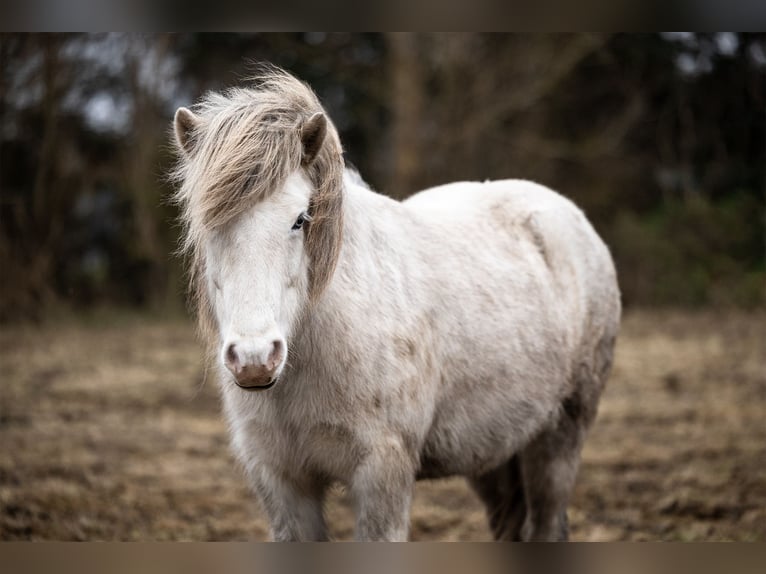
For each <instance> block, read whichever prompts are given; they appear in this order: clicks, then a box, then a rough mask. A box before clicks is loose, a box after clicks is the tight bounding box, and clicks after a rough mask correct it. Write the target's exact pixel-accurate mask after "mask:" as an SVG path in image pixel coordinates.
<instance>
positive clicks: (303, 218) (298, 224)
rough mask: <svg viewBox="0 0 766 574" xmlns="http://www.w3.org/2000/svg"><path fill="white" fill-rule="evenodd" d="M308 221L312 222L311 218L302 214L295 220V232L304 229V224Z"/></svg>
mask: <svg viewBox="0 0 766 574" xmlns="http://www.w3.org/2000/svg"><path fill="white" fill-rule="evenodd" d="M307 221H310V218H309V216H308V215H306V214H305V213H301V214H300V215H299V216H298V219H296V220H295V223H293V231H295V230H297V229H300V228H301V227H303V224H304V223H306V222H307Z"/></svg>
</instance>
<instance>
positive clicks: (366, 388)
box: [174, 70, 620, 540]
mask: <svg viewBox="0 0 766 574" xmlns="http://www.w3.org/2000/svg"><path fill="white" fill-rule="evenodd" d="M174 125H175V135H176V140H177V143H178V148H179V156H180V161H179V166H178V169H177V171H176V173H175V175H176V177H177V180H178V182H179V184H180V185H179V189H178V191H177V196H176V197H177V199H178V201H179V202H180V204H181V206H182V208H183V216H182V219H183V222H184V224H185V243H184V245H185V248H186V249H187V250H188V251H189V253H190V255H191V262H192V263H191V267H192V269H191V283H192V288H193V290H194V293H195V294H196V302H197V311H198V316H199V321H200V326H201V331H202V333H203V334H204V336H205V338H206V340H207V343H208V345H209V349H210V350H211V351H212V353H211V361H212V364H213V368H214V370H215V371H216V373H217V375H218V379H219V382H220V387H221V391H222V394H223V406H224V410H225V413H226V417H227V419H228V423H229V429H230V432H231V438H232V443H233V447H234V450H235V452H236V455H237V457H238V459H239V461H241V463H242V464H243V466H244V468H245V470H246V473H247V476H248V478H249V480H250V482H251V484H252V487H253V489H254V491H255V493H256V494H257V496H258V498H259V499H260V502H261V504H262V507H263V509H264V510H265V512H266V513H267V515H268V518H269V521H270V524H271V529H272V536H273V538H274V539H275V540H325V539H326V538H327V530H326V526H325V521H324V517H323V512H322V502H323V495H324V493H325V491H326V490H327V488H328V486H329V485H330V484H332V483H334V482H336V481H339V482H341V483H343V484H345V485H346V486H347V487H348V488H349V489H350V493H351V494H352V495H353V497H354V500H355V504H356V537H357V538H358V539H362V540H406V539H407V535H408V526H409V507H410V500H411V496H412V490H413V484H414V482H415V480H416V479H419V478H434V477H444V476H449V475H463V476H466V477H467V478H468V479H469V481H470V483H471V485H472V486H473V487H474V488H475V489H476V491H477V493H478V495H479V496H480V498H481V499H482V500H483V502H484V503H485V504H486V507H487V512H488V516H489V520H490V526H491V528H492V531H493V534H494V536H495V537H496V538H497V539H511V540H519V539H520V540H556V539H566V537H567V520H566V507H567V504H568V499H569V496H570V493H571V491H572V488H573V485H574V482H575V476H576V473H577V467H578V464H579V458H580V450H581V448H582V445H583V440H584V438H585V434H586V430H587V428H588V427H589V425H590V424H591V422H592V421H593V419H594V417H595V414H596V409H597V404H598V399H599V395H600V393H601V391H602V389H603V387H604V384H605V382H606V379H607V375H608V372H609V369H610V366H611V362H612V353H613V347H614V343H615V337H616V335H617V331H618V325H619V317H620V297H619V290H618V287H617V282H616V278H615V270H614V266H613V263H612V259H611V257H610V255H609V251H608V250H607V248H606V247H605V245H604V243H603V242H602V241H601V240H600V239H599V237H598V235H597V234H596V232H595V231H594V230H593V228H592V227H591V225H590V224H589V223H588V221H587V220H586V218H585V216H584V215H583V214H582V212H581V211H580V210H579V209H578V208H577V207H575V206H574V205H573V204H572V203H571V202H570V201H568V200H567V199H565V198H564V197H562V196H560V195H558V194H556V193H555V192H553V191H551V190H549V189H546V188H545V187H542V186H540V185H536V184H534V183H530V182H526V181H514V180H507V181H496V182H488V183H472V182H470V183H469V182H465V183H454V184H450V185H445V186H442V187H438V188H434V189H430V190H427V191H423V192H421V193H419V194H417V195H415V196H414V197H411V198H410V199H408V200H407V201H404V202H398V201H394V200H392V199H389V198H388V197H385V196H383V195H379V194H377V193H375V192H373V191H372V190H370V189H369V188H368V187H367V186H366V185H364V184H363V183H362V182H361V179H359V177H358V176H357V175H355V174H354V173H352V172H349V171H347V170H345V169H344V164H343V159H342V155H341V145H340V142H339V138H338V134H337V132H336V130H335V128H334V126H333V125H332V123H331V122H330V120H329V119H328V118H327V116H326V115H325V112H324V110H323V109H322V106H321V105H320V103H319V101H318V100H317V98H316V96H315V95H314V93H313V92H312V91H311V89H310V88H308V87H307V86H306V85H305V84H303V83H302V82H300V81H299V80H297V79H295V78H294V77H292V76H290V75H289V74H287V73H286V72H282V71H280V70H271V71H269V72H267V73H266V74H264V75H263V76H262V77H261V78H259V80H258V81H257V83H256V84H255V86H254V87H253V88H251V89H234V90H231V91H228V92H226V93H225V94H211V95H208V96H207V97H206V98H205V99H204V100H203V101H202V102H201V103H199V104H198V105H197V106H196V107H195V109H194V111H193V112H192V111H190V110H189V109H186V108H180V109H179V110H178V111H177V113H176V116H175V120H174Z"/></svg>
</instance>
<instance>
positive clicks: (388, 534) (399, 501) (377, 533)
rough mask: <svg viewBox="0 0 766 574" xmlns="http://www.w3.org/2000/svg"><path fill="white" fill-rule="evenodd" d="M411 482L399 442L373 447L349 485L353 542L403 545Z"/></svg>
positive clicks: (407, 460)
mask: <svg viewBox="0 0 766 574" xmlns="http://www.w3.org/2000/svg"><path fill="white" fill-rule="evenodd" d="M381 443H382V444H381ZM414 482H415V469H414V465H413V461H412V457H411V455H409V454H408V453H407V452H406V451H405V449H404V448H403V447H402V445H401V442H400V441H398V440H396V439H387V440H384V441H380V443H378V444H376V445H375V447H374V449H373V450H372V452H370V453H369V454H368V455H367V456H366V457H365V458H364V460H363V461H362V463H361V464H360V465H359V467H358V468H357V470H356V472H355V473H354V477H353V481H352V484H351V491H352V493H353V495H354V499H355V502H356V539H357V540H376V541H390V542H406V541H407V534H408V532H409V525H410V502H411V500H412V489H413V485H414Z"/></svg>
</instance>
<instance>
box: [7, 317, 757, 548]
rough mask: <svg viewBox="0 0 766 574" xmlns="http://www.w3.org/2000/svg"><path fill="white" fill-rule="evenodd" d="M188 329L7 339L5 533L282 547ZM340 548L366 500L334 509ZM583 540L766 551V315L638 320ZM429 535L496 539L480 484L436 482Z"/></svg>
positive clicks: (599, 427) (579, 495)
mask: <svg viewBox="0 0 766 574" xmlns="http://www.w3.org/2000/svg"><path fill="white" fill-rule="evenodd" d="M203 380H204V375H203V371H202V368H201V366H200V353H199V347H198V345H197V344H196V342H195V339H194V336H193V330H192V328H191V326H190V325H189V324H187V323H185V322H181V321H168V320H150V319H146V318H144V317H122V318H115V319H113V320H110V321H109V322H108V324H105V323H104V322H101V323H98V322H95V321H90V322H77V323H75V322H63V323H60V324H56V325H49V326H46V327H43V328H40V327H37V328H36V327H23V328H10V327H5V328H3V329H1V330H0V538H2V539H36V540H39V539H57V540H96V539H97V540H166V539H174V540H175V539H184V540H247V539H264V538H265V537H266V536H267V527H266V524H265V522H264V520H263V518H262V516H261V514H260V512H259V510H258V508H257V505H256V504H255V503H254V502H253V501H252V498H251V497H250V495H249V494H248V492H247V488H246V485H245V483H244V481H243V479H242V476H241V473H240V472H239V469H238V468H237V467H236V465H235V463H234V462H233V460H232V459H231V456H230V454H229V450H228V443H227V436H226V432H225V427H224V424H223V421H222V418H221V416H220V414H219V407H218V400H217V395H216V388H215V384H213V383H212V382H211V381H208V382H206V383H204V384H203ZM328 520H329V522H330V524H331V527H332V529H333V532H334V534H335V536H336V537H338V538H343V539H345V538H349V537H350V536H351V529H352V515H351V512H350V504H349V501H348V500H347V498H346V497H345V495H344V493H343V492H342V491H341V490H340V489H338V490H337V491H336V492H334V493H333V495H332V496H331V497H330V501H329V503H328ZM570 521H571V526H572V537H573V539H575V540H657V539H663V540H729V539H732V540H760V541H764V540H766V315H765V314H763V313H755V314H753V313H751V314H742V313H735V314H714V313H709V312H708V313H701V314H684V313H679V312H668V313H666V312H651V313H650V312H634V313H629V314H628V315H627V316H626V318H625V321H624V326H623V331H622V335H621V338H620V340H619V343H618V351H617V361H616V365H615V369H614V373H613V377H612V379H611V381H610V384H609V387H608V388H607V392H606V394H605V396H604V399H603V401H602V406H601V411H600V414H599V418H598V420H597V423H596V425H595V427H594V429H593V431H592V433H591V436H590V438H589V441H588V443H587V445H586V448H585V452H584V462H583V466H582V468H581V472H580V478H579V481H578V484H577V488H576V491H575V494H574V499H573V501H572V505H571V507H570ZM412 539H414V540H432V539H433V540H486V539H489V534H488V531H487V529H486V527H485V525H484V515H483V510H482V508H481V507H480V505H479V503H478V501H477V500H476V498H475V497H474V496H473V494H472V493H471V492H470V490H469V489H468V488H467V487H466V486H465V485H464V483H463V481H462V480H458V479H455V480H448V481H435V482H431V483H421V484H419V485H418V488H417V492H416V497H415V503H414V507H413V512H412Z"/></svg>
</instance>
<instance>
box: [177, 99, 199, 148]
mask: <svg viewBox="0 0 766 574" xmlns="http://www.w3.org/2000/svg"><path fill="white" fill-rule="evenodd" d="M201 123H202V122H201V120H200V118H199V117H197V116H196V115H194V113H193V112H192V111H191V110H190V109H188V108H178V109H177V110H176V115H175V118H173V129H174V131H175V133H176V141H177V142H178V147H179V148H181V149H182V150H183V151H184V153H185V154H187V155H191V153H192V152H193V151H194V139H195V138H194V136H195V131H196V130H197V129H198V128H199V126H200V124H201Z"/></svg>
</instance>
